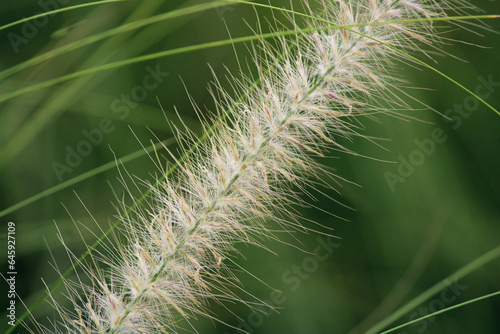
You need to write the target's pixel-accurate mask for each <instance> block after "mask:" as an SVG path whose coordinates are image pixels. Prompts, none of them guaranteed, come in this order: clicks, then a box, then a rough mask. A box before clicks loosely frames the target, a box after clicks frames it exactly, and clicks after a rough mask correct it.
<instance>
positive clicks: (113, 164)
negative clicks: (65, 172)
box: [0, 138, 175, 217]
mask: <svg viewBox="0 0 500 334" xmlns="http://www.w3.org/2000/svg"><path fill="white" fill-rule="evenodd" d="M174 142H175V139H174V138H170V139H167V140H165V141H163V142H160V143H157V144H155V145H151V146H149V147H147V148H146V149H141V150H138V151H136V152H133V153H130V154H128V155H126V156H124V157H122V158H120V159H118V160H120V161H121V162H123V163H126V162H129V161H131V160H134V159H137V158H140V157H142V156H144V155H146V154H147V153H150V152H153V151H154V150H157V149H159V148H161V147H163V146H168V145H170V144H172V143H174ZM114 167H116V162H115V161H110V162H108V163H106V164H104V165H102V166H99V167H97V168H94V169H92V170H89V171H88V172H85V173H83V174H81V175H78V176H77V177H74V178H72V179H69V180H67V181H64V182H62V183H60V184H58V185H57V186H54V187H52V188H49V189H46V190H44V191H42V192H40V193H38V194H36V195H34V196H32V197H30V198H27V199H25V200H24V201H22V202H19V203H17V204H14V205H12V206H10V207H8V208H7V209H5V210H2V211H0V217H3V216H5V215H7V214H9V213H11V212H14V211H16V210H19V209H20V208H23V207H25V206H26V205H29V204H31V203H33V202H36V201H38V200H41V199H43V198H45V197H47V196H50V195H52V194H54V193H56V192H58V191H60V190H63V189H66V188H68V187H69V186H72V185H74V184H76V183H79V182H81V181H84V180H86V179H89V178H91V177H93V176H96V175H97V174H100V173H103V172H105V171H107V170H110V169H112V168H114Z"/></svg>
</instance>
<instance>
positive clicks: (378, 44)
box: [56, 0, 469, 334]
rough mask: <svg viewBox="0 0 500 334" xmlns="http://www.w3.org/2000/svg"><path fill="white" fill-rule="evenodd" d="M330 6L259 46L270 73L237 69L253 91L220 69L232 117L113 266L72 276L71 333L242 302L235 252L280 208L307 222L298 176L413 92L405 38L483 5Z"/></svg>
mask: <svg viewBox="0 0 500 334" xmlns="http://www.w3.org/2000/svg"><path fill="white" fill-rule="evenodd" d="M321 5H322V8H321V11H320V12H313V11H311V12H310V13H309V15H310V16H311V17H313V18H310V19H309V21H308V22H309V25H310V27H312V28H314V30H315V31H316V32H314V33H310V34H298V35H297V36H294V38H281V39H280V40H279V43H278V45H279V47H272V46H271V45H270V44H265V45H264V46H263V47H262V48H260V50H259V52H256V53H255V55H254V63H255V65H256V67H257V68H258V72H259V77H258V79H259V84H257V85H255V86H253V88H250V87H252V85H253V84H252V82H254V80H252V78H249V77H243V78H240V79H236V78H234V79H233V80H234V82H233V87H234V88H235V91H236V92H239V93H241V94H243V95H245V98H244V99H243V100H235V99H234V98H233V97H232V95H231V94H229V93H227V92H225V91H224V90H223V89H222V88H220V85H219V84H218V83H217V81H216V84H215V92H214V93H213V95H214V98H215V99H216V100H215V103H216V105H217V108H218V109H219V110H218V112H217V113H216V115H217V116H218V117H222V116H224V117H226V119H227V122H224V123H221V124H220V126H218V127H217V129H216V130H215V132H214V133H213V134H212V135H211V136H209V137H208V139H207V140H206V141H204V142H203V143H202V144H201V146H200V147H199V148H198V151H197V152H196V153H195V154H194V155H192V156H191V157H189V158H188V159H187V160H186V161H184V162H183V163H182V164H180V165H179V166H178V169H177V171H176V174H175V175H174V176H172V177H171V178H169V179H168V180H165V181H162V182H160V183H159V184H158V185H157V186H153V185H148V188H149V190H150V191H151V195H150V196H149V201H148V205H144V206H142V207H140V208H138V209H135V212H134V213H133V214H128V215H126V214H124V215H122V216H121V217H120V219H121V220H122V221H123V224H122V228H121V231H120V233H121V234H120V236H119V237H117V239H118V241H117V242H116V251H114V252H113V251H111V254H107V255H105V254H104V252H101V253H95V251H94V253H95V254H94V258H93V259H94V260H95V262H100V263H102V265H103V268H101V269H99V266H97V265H96V268H93V269H92V270H91V269H89V268H87V269H85V268H84V269H83V270H84V273H85V274H86V275H87V276H89V277H90V279H91V282H92V283H91V284H90V285H84V286H83V287H82V286H81V284H82V283H80V282H79V281H77V282H69V281H67V289H68V292H69V293H70V295H72V296H73V297H70V298H72V299H74V301H75V310H74V311H68V310H63V309H61V310H60V311H61V314H62V320H60V323H59V324H58V326H56V327H57V329H56V331H57V332H65V333H68V332H69V333H108V334H113V333H116V334H117V333H172V332H174V333H175V332H176V330H177V329H176V328H177V324H178V322H179V319H188V321H189V319H190V318H193V317H197V316H207V317H210V318H213V319H216V315H213V314H212V313H211V312H210V311H209V310H208V309H207V307H206V305H207V303H206V302H207V300H209V299H210V300H215V301H217V302H224V301H226V300H239V297H238V296H237V295H236V294H235V292H234V289H232V288H231V286H232V285H235V284H236V285H237V284H238V283H237V279H236V278H235V277H234V275H233V274H232V272H231V269H230V268H229V266H228V265H227V264H226V261H225V259H228V258H230V257H231V256H233V254H234V253H235V245H237V244H239V243H248V244H253V245H257V246H260V240H261V239H262V238H269V237H271V238H274V236H273V235H272V233H271V231H269V230H268V229H267V228H266V224H265V222H266V221H267V220H270V219H272V220H274V221H277V222H278V223H279V224H280V225H281V226H282V227H283V229H285V230H290V229H296V230H304V228H303V227H301V226H300V224H299V223H297V222H296V221H295V220H294V216H293V213H291V212H290V211H289V210H288V207H289V206H290V205H294V204H296V203H300V202H301V199H300V198H299V197H298V196H297V195H296V192H295V191H294V190H293V188H294V187H299V188H302V187H304V186H306V185H308V184H309V183H310V182H309V180H311V179H313V178H315V176H316V174H318V173H322V168H321V166H320V165H319V164H318V163H317V162H316V161H315V160H314V157H315V156H322V155H323V154H324V153H325V152H326V151H327V150H328V149H331V148H333V149H338V150H342V151H348V149H347V148H345V147H344V146H342V145H341V144H340V143H338V140H337V139H336V138H338V137H346V138H350V137H351V136H357V135H358V133H357V128H356V126H355V124H353V120H354V118H355V117H357V116H359V115H370V114H374V113H379V112H382V113H389V112H391V110H390V109H388V107H387V105H389V106H390V105H392V106H400V105H401V104H403V103H404V102H402V101H400V100H399V99H398V98H397V97H396V96H395V95H394V94H393V93H391V90H392V89H395V87H394V82H396V81H397V79H396V78H395V77H394V76H393V74H392V73H391V61H393V60H397V59H400V58H401V54H400V53H399V52H398V51H396V50H404V51H405V52H419V50H420V49H419V47H418V45H422V44H423V45H431V44H432V43H434V42H436V41H437V40H439V38H438V36H437V34H436V31H435V30H434V28H433V23H432V22H431V21H428V20H427V21H426V20H425V19H428V18H433V17H443V16H445V15H446V12H447V11H450V10H451V11H461V10H463V9H465V8H468V7H469V6H468V4H467V3H466V2H465V1H461V0H456V1H446V2H444V1H437V0H336V1H323V2H322V3H321ZM306 7H307V4H306ZM422 19H424V20H422ZM328 26H330V27H329V28H328ZM262 43H264V42H262ZM290 43H293V48H292V49H291V48H290V47H289V45H290ZM259 54H260V56H259ZM228 110H231V112H230V113H229V112H228ZM181 140H182V139H181ZM78 291H83V294H78V293H77V292H78ZM243 302H244V301H243Z"/></svg>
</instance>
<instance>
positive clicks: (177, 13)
mask: <svg viewBox="0 0 500 334" xmlns="http://www.w3.org/2000/svg"><path fill="white" fill-rule="evenodd" d="M114 1H130V0H114ZM228 4H230V3H227V2H221V1H215V2H210V3H206V4H201V5H195V6H190V7H186V8H180V9H176V10H173V11H171V12H168V13H163V14H159V15H155V16H151V17H147V18H145V19H140V20H137V21H133V22H130V23H126V24H123V25H121V26H119V27H116V28H113V29H109V30H107V31H104V32H101V33H98V34H95V35H92V36H88V37H85V38H82V39H80V40H78V41H75V42H72V43H69V44H67V45H64V46H61V47H59V48H57V49H54V50H52V51H49V52H47V53H44V54H41V55H39V56H36V57H33V58H31V59H29V60H27V61H25V62H22V63H20V64H18V65H15V66H12V67H10V68H8V69H6V70H4V71H2V72H0V79H1V78H5V77H8V76H10V75H13V74H15V73H17V72H19V71H22V70H24V69H26V68H28V67H30V66H34V65H36V64H39V63H41V62H43V61H45V60H48V59H51V58H54V57H56V56H59V55H62V54H64V53H66V52H70V51H73V50H76V49H78V48H81V47H83V46H85V45H89V44H92V43H95V42H98V41H100V40H103V39H106V38H109V37H112V36H115V35H118V34H121V33H124V32H127V31H132V30H137V29H139V28H142V27H144V26H147V25H151V24H154V23H158V22H161V21H166V20H171V19H176V18H179V17H181V16H186V15H191V14H197V13H200V12H202V11H206V10H209V9H213V8H217V7H221V6H227V5H228Z"/></svg>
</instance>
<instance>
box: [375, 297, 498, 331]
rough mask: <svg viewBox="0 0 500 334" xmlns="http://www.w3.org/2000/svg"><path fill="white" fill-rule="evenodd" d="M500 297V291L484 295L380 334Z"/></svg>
mask: <svg viewBox="0 0 500 334" xmlns="http://www.w3.org/2000/svg"><path fill="white" fill-rule="evenodd" d="M498 295H500V291H497V292H493V293H490V294H487V295H484V296H481V297H477V298H474V299H471V300H468V301H466V302H463V303H460V304H457V305H453V306H450V307H447V308H444V309H442V310H439V311H436V312H434V313H431V314H428V315H426V316H423V317H420V318H418V319H415V320H412V321H409V322H407V323H404V324H402V325H399V326H397V327H394V328H391V329H389V330H386V331H384V332H382V333H380V334H387V333H392V332H394V331H396V330H398V329H401V328H404V327H406V326H409V325H411V324H414V323H416V322H419V321H422V320H425V319H427V318H432V317H434V316H436V315H439V314H442V313H445V312H448V311H451V310H454V309H457V308H459V307H463V306H466V305H469V304H472V303H475V302H478V301H481V300H484V299H488V298H491V297H495V296H498Z"/></svg>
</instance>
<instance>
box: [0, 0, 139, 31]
mask: <svg viewBox="0 0 500 334" xmlns="http://www.w3.org/2000/svg"><path fill="white" fill-rule="evenodd" d="M124 1H130V0H102V1H96V2H89V3H83V4H80V5H74V6H69V7H64V8H59V9H55V10H50V11H48V12H43V13H40V14H37V15H33V16H30V17H26V18H24V19H21V20H17V21H14V22H11V23H8V24H5V25H3V26H0V31H2V30H4V29H7V28H10V27H13V26H15V25H18V24H21V23H24V22H28V21H31V20H36V19H38V18H40V17H45V16H49V15H54V14H57V13H61V12H67V11H70V10H74V9H80V8H85V7H91V6H98V5H106V4H109V3H113V2H124Z"/></svg>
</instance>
